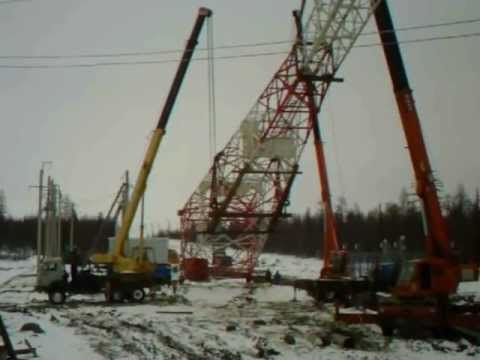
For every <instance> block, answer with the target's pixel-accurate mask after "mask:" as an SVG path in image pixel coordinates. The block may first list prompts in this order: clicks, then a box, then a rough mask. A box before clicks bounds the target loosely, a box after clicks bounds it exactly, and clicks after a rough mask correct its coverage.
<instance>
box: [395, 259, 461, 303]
mask: <svg viewBox="0 0 480 360" xmlns="http://www.w3.org/2000/svg"><path fill="white" fill-rule="evenodd" d="M459 282H460V268H459V266H458V265H457V264H455V263H452V262H451V261H448V260H445V259H441V258H435V257H432V258H423V259H415V260H411V261H408V262H406V263H405V264H404V265H403V266H402V270H401V272H400V276H399V278H398V282H397V285H396V287H395V288H394V289H393V293H394V295H396V296H398V297H402V298H413V297H425V296H433V295H450V294H453V293H455V292H456V291H457V287H458V283H459Z"/></svg>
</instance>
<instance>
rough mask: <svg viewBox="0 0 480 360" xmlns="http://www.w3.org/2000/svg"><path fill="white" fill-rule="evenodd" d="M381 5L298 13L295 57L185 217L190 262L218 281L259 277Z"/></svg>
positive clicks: (318, 4) (334, 3) (357, 2)
mask: <svg viewBox="0 0 480 360" xmlns="http://www.w3.org/2000/svg"><path fill="white" fill-rule="evenodd" d="M378 3H379V0H330V1H328V0H315V1H313V5H312V9H311V13H310V15H309V16H308V17H305V15H304V14H302V13H303V12H304V11H303V6H302V10H301V11H300V12H297V15H298V16H297V17H296V19H297V28H298V29H299V34H300V36H299V37H298V39H297V41H296V42H295V43H294V45H293V46H292V49H291V51H290V53H289V55H288V56H287V58H286V59H285V61H283V63H282V64H281V66H280V69H279V70H278V71H277V72H276V73H275V75H274V76H273V78H272V80H271V81H270V83H269V84H268V85H267V87H266V88H265V90H264V91H263V92H262V94H261V95H260V97H259V98H258V100H257V102H256V103H255V104H254V106H253V107H252V108H251V110H250V111H249V113H248V114H247V116H246V117H245V119H244V120H243V121H242V123H241V125H240V127H239V129H238V130H237V131H236V132H235V133H234V134H233V136H232V137H231V138H230V140H229V141H228V143H227V145H226V146H225V147H224V148H223V150H221V151H220V152H218V153H217V154H216V156H215V158H214V162H213V164H212V166H211V167H210V169H209V171H208V173H207V175H206V176H205V177H204V178H203V179H202V181H201V182H200V184H199V185H198V187H197V188H196V189H195V191H194V192H193V194H192V195H191V196H190V198H189V199H188V201H187V203H186V204H185V206H184V207H183V209H182V210H180V211H179V215H180V218H181V228H182V232H183V239H182V244H181V257H182V259H188V258H194V257H199V258H205V259H208V260H209V261H210V264H211V270H212V272H213V274H217V275H236V276H246V275H247V274H251V272H252V271H253V269H254V267H255V265H256V261H257V258H258V256H259V254H260V253H261V251H262V249H263V246H264V244H265V242H266V240H267V238H268V235H269V234H270V233H271V232H272V231H273V230H274V228H275V225H276V223H277V222H278V220H279V219H280V218H281V217H282V216H286V214H285V213H284V208H285V205H286V204H288V197H289V192H290V189H291V187H292V184H293V181H294V179H295V176H296V175H297V174H298V173H299V172H298V163H299V160H300V157H301V155H302V153H303V150H304V148H305V145H306V143H307V141H308V138H309V136H310V133H311V130H312V126H313V124H314V122H316V121H317V115H318V112H319V111H320V109H321V106H322V104H323V100H324V99H325V95H326V94H327V91H328V89H329V88H330V85H331V83H332V82H333V81H335V80H336V79H335V75H336V73H337V71H338V69H339V67H340V65H341V64H342V63H343V61H344V59H345V57H346V56H347V54H348V53H349V52H350V50H351V48H352V47H353V45H354V43H355V41H356V40H357V38H358V36H359V35H360V33H361V31H362V30H363V28H364V27H365V25H366V23H367V22H368V20H369V18H370V16H371V15H372V13H373V11H374V10H375V8H376V6H377V5H378ZM302 18H303V19H304V20H302ZM225 255H228V257H226V256H225ZM226 259H228V261H225V260H226Z"/></svg>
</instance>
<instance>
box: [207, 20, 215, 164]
mask: <svg viewBox="0 0 480 360" xmlns="http://www.w3.org/2000/svg"><path fill="white" fill-rule="evenodd" d="M207 59H208V129H209V143H210V159H211V160H212V161H213V158H214V156H215V153H216V152H217V149H216V148H217V117H216V111H215V108H216V104H215V54H214V42H213V20H212V18H211V17H209V18H208V19H207Z"/></svg>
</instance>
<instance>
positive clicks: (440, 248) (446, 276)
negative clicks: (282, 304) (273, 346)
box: [337, 0, 480, 335]
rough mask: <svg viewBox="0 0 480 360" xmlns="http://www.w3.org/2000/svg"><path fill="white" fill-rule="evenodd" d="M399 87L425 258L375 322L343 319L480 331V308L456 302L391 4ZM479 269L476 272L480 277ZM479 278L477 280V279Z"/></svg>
mask: <svg viewBox="0 0 480 360" xmlns="http://www.w3.org/2000/svg"><path fill="white" fill-rule="evenodd" d="M375 20H376V23H377V27H378V32H379V34H380V37H381V40H382V46H383V50H384V53H385V58H386V60H387V65H388V69H389V73H390V77H391V80H392V84H393V90H394V93H395V99H396V102H397V106H398V110H399V114H400V119H401V123H402V127H403V130H404V133H405V138H406V141H407V146H408V152H409V154H410V159H411V162H412V165H413V171H414V175H415V183H416V193H417V195H418V197H419V199H420V201H421V209H422V215H423V225H424V232H425V245H426V246H425V255H424V256H423V257H422V258H419V259H415V260H411V261H409V262H408V263H406V264H404V265H403V267H402V270H401V273H400V276H399V279H398V281H397V284H396V286H395V287H394V288H393V290H392V295H391V296H388V297H381V298H379V307H378V314H376V315H372V316H370V318H369V319H367V318H365V317H363V319H361V318H359V317H358V318H356V317H355V316H350V317H349V316H348V315H345V316H342V314H337V319H340V320H346V321H348V322H358V321H361V322H370V321H369V320H371V322H375V323H377V324H378V325H380V327H381V328H382V331H383V333H384V335H392V334H393V332H394V329H395V328H397V327H400V326H401V325H402V324H413V323H414V321H415V323H416V324H418V325H420V324H424V325H426V326H427V327H429V328H435V329H437V330H445V329H452V328H456V327H464V328H469V329H472V328H473V329H474V328H480V304H478V303H473V302H472V303H468V304H465V303H463V304H461V305H459V303H454V302H453V301H452V297H451V295H453V294H455V293H456V292H457V288H458V285H459V283H460V281H461V280H462V270H464V269H466V268H463V267H462V265H461V264H460V263H459V261H458V259H456V258H455V256H454V255H453V253H452V251H451V249H450V241H449V237H448V233H447V227H446V223H445V219H444V217H443V215H442V210H441V207H440V201H439V199H438V194H437V189H436V186H435V179H434V176H433V172H432V168H431V166H430V161H429V158H428V154H427V149H426V146H425V141H424V138H423V134H422V128H421V126H420V120H419V117H418V113H417V110H416V106H415V101H414V98H413V95H412V90H411V88H410V85H409V81H408V77H407V73H406V70H405V66H404V63H403V59H402V56H401V52H400V47H399V46H398V41H397V37H396V34H395V29H394V26H393V21H392V18H391V14H390V10H389V8H388V4H387V1H386V0H382V1H381V2H380V4H379V6H378V7H377V9H376V11H375ZM475 269H478V266H474V267H472V268H470V269H469V270H470V272H472V273H475V272H476V277H477V279H478V271H475ZM473 277H475V276H473Z"/></svg>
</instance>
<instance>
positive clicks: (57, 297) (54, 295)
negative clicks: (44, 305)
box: [48, 289, 66, 305]
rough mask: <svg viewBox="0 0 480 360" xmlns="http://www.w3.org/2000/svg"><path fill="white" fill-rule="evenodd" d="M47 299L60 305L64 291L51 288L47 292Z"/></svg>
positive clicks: (62, 301)
mask: <svg viewBox="0 0 480 360" xmlns="http://www.w3.org/2000/svg"><path fill="white" fill-rule="evenodd" d="M48 299H49V300H50V302H51V303H52V304H54V305H60V304H63V303H64V302H65V299H66V296H65V291H63V290H62V289H53V290H50V291H49V292H48Z"/></svg>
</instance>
